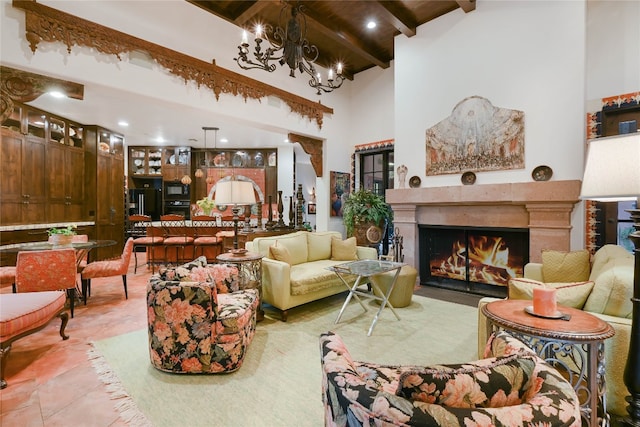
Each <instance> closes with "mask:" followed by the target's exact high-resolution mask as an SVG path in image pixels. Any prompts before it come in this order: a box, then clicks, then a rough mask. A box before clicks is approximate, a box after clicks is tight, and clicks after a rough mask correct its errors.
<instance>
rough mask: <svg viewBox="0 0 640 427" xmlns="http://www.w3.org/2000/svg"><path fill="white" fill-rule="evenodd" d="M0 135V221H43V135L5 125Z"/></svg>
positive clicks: (11, 223)
mask: <svg viewBox="0 0 640 427" xmlns="http://www.w3.org/2000/svg"><path fill="white" fill-rule="evenodd" d="M0 135H1V136H0V166H1V168H2V173H0V224H1V225H13V224H27V223H38V222H44V220H45V209H44V207H45V203H46V201H47V194H46V180H45V155H46V154H45V149H46V144H45V141H44V139H42V138H34V137H28V136H25V135H22V134H21V133H19V132H16V131H15V130H13V129H10V128H8V127H3V128H2V129H1V133H0Z"/></svg>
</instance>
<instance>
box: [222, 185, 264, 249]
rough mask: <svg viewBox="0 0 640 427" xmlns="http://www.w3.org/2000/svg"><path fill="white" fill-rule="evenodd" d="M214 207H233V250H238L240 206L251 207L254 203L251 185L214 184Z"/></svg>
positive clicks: (254, 196) (254, 195) (254, 197)
mask: <svg viewBox="0 0 640 427" xmlns="http://www.w3.org/2000/svg"><path fill="white" fill-rule="evenodd" d="M215 201H216V205H233V208H232V210H231V211H232V212H233V249H238V220H239V219H240V213H241V212H242V210H243V208H242V206H246V205H252V204H254V203H255V202H256V194H255V192H254V191H253V184H251V183H250V182H248V181H236V180H235V179H231V180H229V181H221V182H218V184H216V194H215Z"/></svg>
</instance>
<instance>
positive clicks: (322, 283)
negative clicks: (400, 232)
mask: <svg viewBox="0 0 640 427" xmlns="http://www.w3.org/2000/svg"><path fill="white" fill-rule="evenodd" d="M332 238H337V239H339V240H340V241H342V235H341V234H340V233H338V232H334V231H327V232H319V233H311V232H308V231H298V232H295V233H290V234H285V235H282V236H273V237H258V238H256V239H253V241H251V242H247V243H245V248H246V249H247V250H249V251H251V252H257V253H260V254H261V255H262V256H264V258H263V259H262V300H263V301H264V302H266V303H267V304H270V305H271V306H273V307H275V308H277V309H279V310H281V312H282V320H283V321H286V320H287V314H288V311H287V310H288V309H290V308H293V307H297V306H299V305H302V304H306V303H308V302H311V301H316V300H319V299H321V298H325V297H328V296H330V295H334V294H337V293H340V292H344V291H346V290H347V288H346V287H345V286H344V284H343V283H342V282H341V281H340V279H339V278H338V276H337V275H336V274H335V273H334V272H333V271H330V270H327V267H329V266H332V265H337V264H341V263H344V262H347V261H345V260H332V259H331V258H332V244H331V239H332ZM271 246H276V247H284V248H286V249H287V251H288V254H289V255H290V260H289V261H290V263H288V262H285V261H279V260H277V259H274V258H272V257H271V256H270V251H269V248H270V247H271ZM356 251H357V257H358V259H377V256H378V253H377V251H376V249H375V248H369V247H363V246H357V247H356ZM353 280H355V276H353Z"/></svg>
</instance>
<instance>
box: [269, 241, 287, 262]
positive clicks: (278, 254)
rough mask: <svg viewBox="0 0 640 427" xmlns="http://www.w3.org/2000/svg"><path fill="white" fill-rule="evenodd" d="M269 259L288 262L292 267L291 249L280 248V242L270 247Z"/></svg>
mask: <svg viewBox="0 0 640 427" xmlns="http://www.w3.org/2000/svg"><path fill="white" fill-rule="evenodd" d="M269 258H271V259H275V260H276V261H282V262H286V263H287V264H289V265H291V254H290V253H289V249H287V248H286V247H284V246H278V242H277V241H276V244H275V245H273V246H269Z"/></svg>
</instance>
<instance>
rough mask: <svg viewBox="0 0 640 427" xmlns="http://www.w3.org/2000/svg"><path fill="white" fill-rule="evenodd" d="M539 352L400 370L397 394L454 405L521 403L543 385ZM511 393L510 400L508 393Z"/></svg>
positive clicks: (470, 406)
mask: <svg viewBox="0 0 640 427" xmlns="http://www.w3.org/2000/svg"><path fill="white" fill-rule="evenodd" d="M535 357H536V356H534V355H532V354H524V353H516V354H512V355H510V356H501V357H496V358H492V359H483V360H482V361H479V362H480V363H478V362H476V364H474V363H466V364H459V365H458V364H456V365H439V366H433V367H431V368H424V369H418V370H412V371H406V372H403V373H402V374H400V378H399V379H398V389H397V391H396V395H398V396H401V397H404V398H405V399H409V400H412V401H418V402H425V403H432V404H436V405H441V406H447V407H450V408H492V407H500V406H504V405H506V404H509V405H517V404H520V403H523V402H524V401H525V400H526V399H527V398H529V397H531V396H534V395H535V394H536V393H537V392H538V391H539V390H540V387H542V381H537V380H536V377H537V375H536V374H535V365H536V359H535ZM506 396H509V399H508V400H507V399H506V398H505V397H506Z"/></svg>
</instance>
